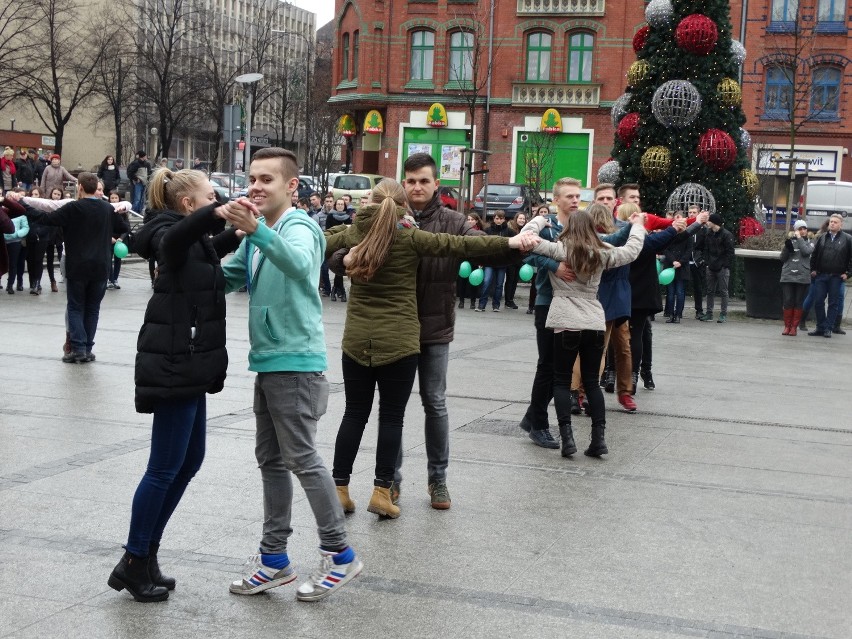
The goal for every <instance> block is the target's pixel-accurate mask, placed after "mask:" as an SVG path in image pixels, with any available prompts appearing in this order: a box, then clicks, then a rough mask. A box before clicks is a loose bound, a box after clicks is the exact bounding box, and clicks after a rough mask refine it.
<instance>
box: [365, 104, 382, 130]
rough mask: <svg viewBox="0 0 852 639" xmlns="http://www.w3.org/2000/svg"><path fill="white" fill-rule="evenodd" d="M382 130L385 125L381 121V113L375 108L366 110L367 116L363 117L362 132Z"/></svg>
mask: <svg viewBox="0 0 852 639" xmlns="http://www.w3.org/2000/svg"><path fill="white" fill-rule="evenodd" d="M384 130H385V126H384V123H383V122H382V114H381V113H379V112H378V111H376V110H375V109H373V110H372V111H368V112H367V116H366V117H365V118H364V132H365V133H381V132H382V131H384Z"/></svg>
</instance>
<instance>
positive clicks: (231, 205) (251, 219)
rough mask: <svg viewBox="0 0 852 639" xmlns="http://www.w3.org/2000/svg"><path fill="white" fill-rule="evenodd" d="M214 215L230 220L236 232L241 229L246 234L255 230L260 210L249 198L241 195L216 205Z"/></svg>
mask: <svg viewBox="0 0 852 639" xmlns="http://www.w3.org/2000/svg"><path fill="white" fill-rule="evenodd" d="M216 215H217V216H219V217H221V218H222V219H223V220H225V221H226V222H230V223H231V224H232V225H233V226H234V227H235V228H236V229H237V232H238V233H239V231H242V232H243V233H245V234H246V235H251V234H252V233H254V232H255V231H256V230H257V218H258V217H259V216H260V212H259V211H258V210H257V207H256V206H255V205H254V204H253V203H252V202H251V201H250V200H249V199H247V198H244V197H241V198H239V199H237V200H234V201H233V202H228V203H227V204H225V205H223V206H218V207H216Z"/></svg>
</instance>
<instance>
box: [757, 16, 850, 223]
mask: <svg viewBox="0 0 852 639" xmlns="http://www.w3.org/2000/svg"><path fill="white" fill-rule="evenodd" d="M850 26H852V7H850V5H849V3H848V0H799V1H798V2H795V1H794V0H751V2H750V3H749V5H748V11H747V21H746V37H745V39H744V43H745V46H746V49H747V51H748V57H747V59H746V63H745V65H744V69H743V109H744V110H745V114H746V117H747V118H748V122H747V124H746V127H747V129H748V130H749V132H750V133H751V136H752V140H753V142H754V146H753V150H752V155H753V161H754V166H755V170H756V171H757V172H758V175H759V176H760V177H761V200H762V201H763V203H764V206H766V207H767V208H772V205H773V200H774V204H775V205H776V206H777V208H778V209H779V210H780V211H784V210H786V202H787V187H788V184H789V177H788V175H787V174H786V173H787V171H786V169H788V166H789V165H787V164H781V166H780V169H781V170H780V176H779V177H778V178H776V177H775V174H776V168H775V167H776V164H777V163H773V162H772V161H771V158H772V157H773V156H776V157H782V158H783V157H790V147H791V142H790V134H791V128H793V129H795V147H794V149H795V156H796V157H798V158H802V159H803V160H807V161H808V162H809V165H808V179H809V180H843V181H852V162H849V157H848V155H849V149H850V147H852V108H850V105H849V103H850V98H852V39H850V37H849V29H850ZM804 176H805V165H804V164H802V165H799V168H798V171H797V176H796V184H795V193H794V200H793V201H794V206H796V205H797V204H798V203H799V200H800V196H801V193H802V187H803V185H804Z"/></svg>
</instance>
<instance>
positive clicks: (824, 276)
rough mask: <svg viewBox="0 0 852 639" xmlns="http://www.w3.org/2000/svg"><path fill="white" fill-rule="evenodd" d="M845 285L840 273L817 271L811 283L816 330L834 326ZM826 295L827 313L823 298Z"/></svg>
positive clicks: (829, 328)
mask: <svg viewBox="0 0 852 639" xmlns="http://www.w3.org/2000/svg"><path fill="white" fill-rule="evenodd" d="M845 285H846V282H844V281H843V280H842V279H840V275H832V274H830V273H817V276H816V277H815V278H814V280H813V284H811V291H812V292H813V304H814V311H815V312H816V321H817V326H816V329H817V331H820V332H825V331H830V330H831V329H832V328H834V322H835V321H836V320H837V314H838V313H839V312H840V311H841V308H840V304H841V302H840V300H841V295H842V294H843V287H844V286H845ZM826 296H828V313H827V314H826V311H825V298H826Z"/></svg>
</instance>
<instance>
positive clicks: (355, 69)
mask: <svg viewBox="0 0 852 639" xmlns="http://www.w3.org/2000/svg"><path fill="white" fill-rule="evenodd" d="M358 36H359V34H358V32H357V31H355V32H354V33H353V34H352V79H353V80H357V79H358V48H359V47H358V41H359V39H360V38H359V37H358Z"/></svg>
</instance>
